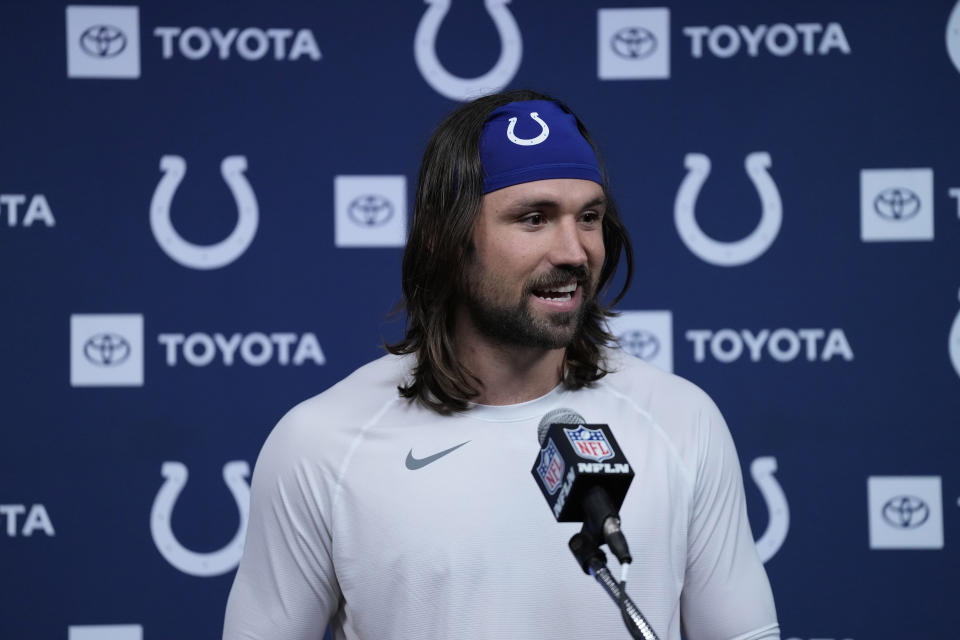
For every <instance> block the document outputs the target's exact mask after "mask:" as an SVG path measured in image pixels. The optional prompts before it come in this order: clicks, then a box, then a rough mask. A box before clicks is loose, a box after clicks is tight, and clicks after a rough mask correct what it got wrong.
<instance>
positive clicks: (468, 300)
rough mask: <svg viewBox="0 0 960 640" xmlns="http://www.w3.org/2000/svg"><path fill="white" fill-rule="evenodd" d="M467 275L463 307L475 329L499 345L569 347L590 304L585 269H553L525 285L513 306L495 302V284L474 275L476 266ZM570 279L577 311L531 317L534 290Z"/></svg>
mask: <svg viewBox="0 0 960 640" xmlns="http://www.w3.org/2000/svg"><path fill="white" fill-rule="evenodd" d="M468 272H469V275H468V278H467V280H468V282H467V286H466V293H465V295H464V300H463V303H464V306H465V308H466V310H467V312H468V313H469V314H470V318H471V320H473V323H474V324H475V325H476V327H477V329H478V330H479V331H480V332H481V333H482V334H483V335H485V336H486V337H488V338H491V339H493V340H495V341H496V342H498V343H500V344H503V345H509V346H519V347H535V348H541V349H563V348H566V347H569V346H570V345H571V344H572V343H573V341H574V340H575V339H576V338H577V337H578V336H579V335H580V331H581V328H582V327H583V323H584V320H585V319H586V316H587V312H588V310H589V309H590V307H591V306H592V305H593V288H594V286H593V278H592V277H591V274H590V270H589V269H588V268H587V267H585V266H576V267H562V268H557V269H554V270H553V271H551V272H550V273H547V274H544V275H542V276H539V277H537V278H535V279H533V280H531V281H530V282H527V283H526V284H525V286H524V288H523V295H522V296H521V297H520V300H519V301H518V302H517V303H515V304H507V303H503V302H500V301H498V300H497V295H496V293H497V291H496V290H497V285H496V282H494V281H492V280H491V279H490V278H483V277H482V274H478V273H476V265H473V266H472V267H471V268H468ZM571 279H575V280H576V281H577V285H578V287H579V288H580V289H581V291H580V294H581V296H580V306H579V307H578V308H577V309H574V310H571V311H556V312H553V313H550V314H548V315H547V316H545V317H538V316H535V315H534V314H533V312H532V310H531V308H530V303H529V301H530V296H532V295H534V293H533V292H534V291H535V290H542V289H547V288H550V287H554V286H558V285H561V284H565V283H568V282H570V280H571Z"/></svg>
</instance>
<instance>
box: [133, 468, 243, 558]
mask: <svg viewBox="0 0 960 640" xmlns="http://www.w3.org/2000/svg"><path fill="white" fill-rule="evenodd" d="M160 474H161V475H162V476H163V477H164V478H166V482H164V483H163V486H162V487H160V491H159V492H158V493H157V497H156V498H155V499H154V500H153V509H151V511H150V534H151V535H152V536H153V543H154V544H155V545H157V549H158V550H159V551H160V554H161V555H162V556H163V557H164V558H166V560H167V562H169V563H170V564H172V565H173V566H174V567H176V568H177V569H179V570H180V571H183V572H184V573H187V574H190V575H191V576H200V577H209V576H219V575H221V574H224V573H226V572H228V571H231V570H232V569H235V568H236V567H237V565H238V564H240V556H241V555H242V554H243V542H244V540H245V539H246V536H247V521H248V520H249V516H250V487H248V486H247V483H246V480H244V478H246V477H247V476H249V475H250V466H249V465H248V464H247V463H246V462H244V461H243V460H234V461H232V462H228V463H227V464H225V465H223V479H224V481H225V482H226V483H227V487H228V488H229V489H230V493H232V494H233V499H234V500H235V501H236V503H237V509H238V510H239V511H240V526H239V527H238V528H237V533H236V534H235V535H234V536H233V540H231V541H230V542H228V543H227V545H226V546H225V547H223V548H222V549H220V550H219V551H214V552H212V553H197V552H195V551H190V550H189V549H187V548H185V547H184V546H183V545H182V544H180V542H179V541H178V540H177V538H176V536H175V535H174V534H173V529H172V528H171V527H170V516H171V514H172V513H173V507H174V505H175V504H176V502H177V498H179V497H180V492H181V491H183V487H184V486H185V485H186V484H187V476H188V473H187V467H186V466H185V465H184V464H183V463H180V462H164V463H163V466H161V467H160Z"/></svg>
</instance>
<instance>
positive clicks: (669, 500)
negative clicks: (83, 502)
mask: <svg viewBox="0 0 960 640" xmlns="http://www.w3.org/2000/svg"><path fill="white" fill-rule="evenodd" d="M621 261H623V262H625V263H626V275H625V278H624V286H623V288H622V289H621V290H620V291H619V293H618V294H617V295H615V296H614V297H613V300H612V301H611V303H610V304H609V305H606V304H604V303H603V302H602V298H603V294H604V292H605V291H606V290H607V288H608V286H609V285H610V283H611V280H612V279H613V276H614V273H615V272H616V270H617V267H618V265H619V263H620V262H621ZM632 267H633V263H632V254H631V247H630V242H629V238H628V236H627V232H626V229H625V228H624V225H623V223H622V222H621V220H620V216H619V214H618V212H617V209H616V207H615V205H614V202H613V199H612V198H611V196H610V192H609V189H608V185H607V181H606V177H605V174H604V172H603V169H602V166H601V164H600V162H599V160H598V156H597V152H596V149H595V147H594V145H593V143H592V142H591V140H590V137H589V135H588V134H587V131H586V128H585V127H584V126H583V123H582V122H581V121H580V120H579V119H578V118H577V117H576V116H575V115H574V114H573V112H572V111H571V110H570V109H569V108H568V107H567V106H566V105H564V104H563V103H562V102H560V101H558V100H556V99H553V98H550V97H547V96H544V95H540V94H536V93H533V92H530V91H514V92H506V93H499V94H495V95H491V96H486V97H484V98H480V99H478V100H476V101H474V102H471V103H469V104H466V105H464V106H462V107H460V108H459V109H457V110H456V111H454V112H453V113H452V114H450V115H449V116H448V117H447V118H446V119H445V120H444V122H443V123H441V125H440V126H439V127H438V128H437V129H436V131H435V132H434V134H433V136H432V138H431V140H430V142H429V144H428V146H427V149H426V151H425V153H424V157H423V163H422V165H421V169H420V177H419V182H418V187H417V194H416V201H415V205H414V215H413V221H412V225H411V230H410V237H409V240H408V243H407V248H406V252H405V254H404V259H403V274H402V277H403V294H404V303H405V308H406V312H407V322H408V326H407V330H406V335H405V337H404V339H403V340H402V341H400V342H399V343H397V344H394V345H389V346H388V347H387V349H388V351H389V352H390V354H389V355H386V356H384V357H382V358H380V359H378V360H375V361H374V362H371V363H370V364H368V365H366V366H364V367H361V368H360V369H358V370H357V371H355V372H354V373H353V374H351V375H350V376H348V377H347V378H345V379H344V380H342V381H341V382H339V383H338V384H336V385H334V386H333V387H331V388H330V389H328V390H327V391H325V392H323V393H321V394H320V395H318V396H315V397H314V398H311V399H309V400H307V401H305V402H303V403H301V404H300V405H298V406H297V407H295V408H294V409H293V410H291V411H290V412H289V413H288V414H287V415H286V416H284V418H283V419H282V420H281V421H280V423H279V424H278V425H277V426H276V427H275V429H274V430H273V432H272V433H271V435H270V436H269V438H268V439H267V441H266V443H265V445H264V447H263V450H262V452H261V454H260V457H259V459H258V461H257V465H256V469H255V471H254V476H253V484H252V498H251V508H250V522H249V527H248V531H247V540H246V547H245V550H244V556H243V559H242V561H241V564H240V568H239V570H238V572H237V576H236V579H235V581H234V585H233V589H232V591H231V594H230V599H229V602H228V606H227V612H226V624H225V628H224V635H223V637H224V638H225V639H228V640H234V639H240V638H244V639H251V638H255V639H261V640H284V639H291V640H293V639H296V640H301V639H303V640H306V639H307V638H310V639H314V640H316V639H319V638H320V637H321V636H322V635H323V633H324V630H325V629H326V627H327V625H328V624H329V625H330V626H331V627H332V631H333V636H334V638H337V639H341V638H361V639H371V640H373V639H377V640H379V639H383V638H413V639H418V640H421V639H433V638H436V639H448V638H461V637H463V638H489V639H496V640H502V639H504V638H510V639H528V638H529V639H532V638H575V637H592V638H622V637H626V635H625V634H626V632H625V630H624V628H623V621H622V620H621V618H620V614H619V612H618V611H617V610H616V608H615V607H612V606H611V605H610V603H609V601H606V598H607V596H606V594H604V593H603V592H602V591H601V589H599V588H598V587H596V585H593V584H591V580H590V579H589V578H588V577H586V576H584V575H583V573H582V572H580V571H579V570H577V567H576V565H575V563H574V562H573V561H572V559H571V558H570V554H569V551H568V550H567V539H568V538H569V537H570V536H571V534H573V533H575V532H576V529H577V525H575V524H571V523H565V524H564V523H561V524H558V523H556V522H555V521H554V520H553V517H552V515H551V514H550V512H549V510H548V509H546V508H544V504H543V498H542V496H541V494H540V491H539V489H538V488H537V486H536V484H535V483H534V482H533V481H532V480H531V478H530V471H529V468H530V462H531V459H532V458H533V457H535V454H536V451H537V449H535V448H534V447H535V442H536V439H537V428H538V424H539V422H540V419H541V418H542V417H543V416H544V415H545V414H546V413H548V412H549V411H551V410H554V409H557V408H558V407H564V408H569V409H571V410H572V411H575V412H578V413H579V414H581V415H584V416H589V417H590V419H591V420H593V421H596V422H602V423H606V424H611V425H614V427H615V429H616V434H617V441H618V442H619V445H620V447H621V448H622V449H623V452H624V453H625V454H626V456H627V457H628V458H629V459H630V460H631V461H632V463H633V467H634V469H635V471H636V473H637V478H636V481H635V482H634V483H633V487H632V489H631V491H630V492H628V494H627V496H626V499H625V501H624V503H623V506H622V508H621V509H620V514H621V517H622V521H623V523H624V525H623V528H624V531H625V532H626V535H627V539H628V540H629V544H630V547H631V548H632V549H633V550H634V553H635V557H636V559H635V561H634V567H635V568H634V570H633V577H632V579H631V593H632V594H633V597H634V601H635V602H636V604H637V606H638V607H639V608H640V609H641V610H642V612H643V614H644V616H645V617H646V619H647V620H648V621H649V622H650V625H651V626H652V628H653V629H654V630H655V631H656V633H657V635H658V636H659V638H661V640H680V633H681V629H683V633H684V637H685V638H687V640H724V639H726V640H730V639H736V640H776V639H778V638H779V627H778V625H777V619H776V612H775V610H774V603H773V596H772V594H771V591H770V586H769V582H768V580H767V576H766V573H765V572H764V569H763V565H762V564H761V562H760V560H759V558H758V556H757V552H756V549H755V547H754V544H753V539H752V536H751V532H750V525H749V522H748V520H747V513H746V506H745V500H744V490H743V480H742V478H741V473H740V464H739V461H738V459H737V454H736V451H735V449H734V446H733V441H732V439H731V437H730V433H729V430H728V429H727V426H726V424H725V423H724V420H723V418H722V416H721V415H720V412H719V411H718V410H717V408H716V406H715V405H714V403H713V402H712V401H711V400H710V398H709V397H708V396H707V395H706V394H705V393H704V392H703V391H701V390H700V389H698V388H697V387H695V386H694V385H693V384H691V383H689V382H687V381H685V380H683V379H681V378H678V377H676V376H673V375H671V374H667V373H664V372H662V371H659V370H657V369H655V368H654V367H652V366H650V365H648V364H646V363H644V362H643V361H641V360H638V359H635V358H632V357H630V356H628V355H625V354H624V353H623V352H622V351H620V350H619V349H618V348H617V347H616V345H615V341H614V339H613V337H612V336H611V334H610V333H609V331H608V329H607V327H606V318H607V317H609V316H611V315H612V311H611V309H610V307H611V306H612V305H613V304H615V303H616V302H617V301H619V300H620V299H621V298H622V297H623V295H624V294H625V292H626V288H627V286H628V285H629V283H630V279H631V275H632Z"/></svg>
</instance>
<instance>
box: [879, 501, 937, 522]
mask: <svg viewBox="0 0 960 640" xmlns="http://www.w3.org/2000/svg"><path fill="white" fill-rule="evenodd" d="M882 513H883V519H884V520H886V521H887V524H889V525H890V526H893V527H896V528H898V529H916V528H917V527H919V526H920V525H922V524H923V523H924V522H926V521H927V518H929V517H930V507H928V506H927V503H926V502H924V501H923V500H921V499H920V498H918V497H917V496H896V497H894V498H890V499H889V500H887V503H886V504H885V505H883V511H882Z"/></svg>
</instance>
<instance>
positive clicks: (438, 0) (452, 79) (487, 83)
mask: <svg viewBox="0 0 960 640" xmlns="http://www.w3.org/2000/svg"><path fill="white" fill-rule="evenodd" d="M508 2H510V0H486V1H485V2H484V5H485V6H486V9H487V14H489V16H490V17H491V18H492V19H493V24H494V26H495V27H496V28H497V35H499V36H500V57H499V58H498V59H497V62H496V63H495V64H494V65H493V68H491V69H490V70H489V71H487V72H486V73H485V74H483V75H482V76H477V77H476V78H460V77H458V76H455V75H453V74H452V73H450V72H449V71H447V70H446V69H445V68H444V66H443V65H442V64H441V63H440V60H439V59H438V58H437V51H436V44H437V32H438V31H439V30H440V24H441V23H442V22H443V19H444V18H445V17H446V15H447V12H448V11H449V10H450V0H426V3H427V5H429V6H428V7H427V11H426V13H424V14H423V17H422V18H420V24H419V25H418V26H417V33H416V35H415V36H414V37H413V57H414V60H416V63H417V68H418V69H420V74H421V75H422V76H423V79H424V80H426V81H427V84H429V85H430V86H431V87H433V89H434V90H435V91H436V92H437V93H439V94H440V95H442V96H444V97H446V98H450V99H451V100H461V101H463V100H469V99H471V98H476V97H478V96H481V95H484V94H487V93H493V92H495V91H499V90H500V89H503V88H504V87H505V86H507V85H508V84H509V83H510V81H511V80H513V77H514V76H515V75H516V74H517V69H519V68H520V59H521V58H522V57H523V42H522V40H521V37H520V28H519V27H517V21H516V20H514V18H513V14H511V13H510V10H509V9H507V3H508Z"/></svg>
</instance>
